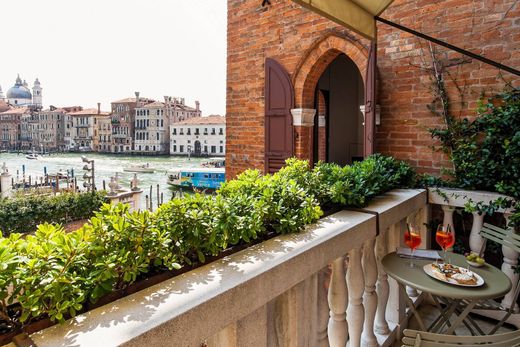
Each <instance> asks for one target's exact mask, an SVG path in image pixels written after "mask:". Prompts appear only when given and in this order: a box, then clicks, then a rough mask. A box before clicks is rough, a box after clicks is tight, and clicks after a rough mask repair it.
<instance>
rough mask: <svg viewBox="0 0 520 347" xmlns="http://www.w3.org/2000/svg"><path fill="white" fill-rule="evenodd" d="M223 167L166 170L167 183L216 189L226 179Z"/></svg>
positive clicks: (191, 187)
mask: <svg viewBox="0 0 520 347" xmlns="http://www.w3.org/2000/svg"><path fill="white" fill-rule="evenodd" d="M225 176H226V174H225V169H224V168H213V167H212V168H205V167H198V168H194V167H191V168H178V169H171V170H168V184H170V185H172V186H175V187H179V188H189V189H193V188H196V189H218V188H219V187H220V185H221V184H222V183H223V182H224V181H225V179H226V177H225Z"/></svg>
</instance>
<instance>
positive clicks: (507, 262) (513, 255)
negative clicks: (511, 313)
mask: <svg viewBox="0 0 520 347" xmlns="http://www.w3.org/2000/svg"><path fill="white" fill-rule="evenodd" d="M504 217H505V219H506V226H507V228H510V227H509V218H510V217H511V213H507V212H506V213H504ZM502 253H503V254H504V262H503V263H502V272H503V273H505V274H506V275H507V277H509V279H510V280H511V284H512V286H511V290H510V291H509V293H507V294H506V296H505V297H504V299H503V300H502V307H511V304H512V303H513V300H514V293H515V289H516V286H517V285H518V280H519V278H520V274H518V273H515V270H514V268H516V266H518V256H519V253H518V252H516V251H514V250H512V249H511V248H509V247H507V246H502ZM517 308H518V305H517V304H516V303H515V309H517Z"/></svg>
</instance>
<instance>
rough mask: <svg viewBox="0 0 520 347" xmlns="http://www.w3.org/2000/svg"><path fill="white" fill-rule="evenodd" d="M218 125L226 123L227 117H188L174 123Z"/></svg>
mask: <svg viewBox="0 0 520 347" xmlns="http://www.w3.org/2000/svg"><path fill="white" fill-rule="evenodd" d="M195 124H198V125H213V124H214V125H217V124H226V117H224V116H209V117H194V118H190V119H187V120H185V121H182V122H178V123H175V124H174V125H195Z"/></svg>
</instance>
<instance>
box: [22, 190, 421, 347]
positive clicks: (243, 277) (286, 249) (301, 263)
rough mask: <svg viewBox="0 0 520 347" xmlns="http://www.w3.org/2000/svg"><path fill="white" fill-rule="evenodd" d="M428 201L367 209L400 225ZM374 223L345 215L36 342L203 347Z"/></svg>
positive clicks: (416, 194)
mask: <svg viewBox="0 0 520 347" xmlns="http://www.w3.org/2000/svg"><path fill="white" fill-rule="evenodd" d="M425 201H426V198H425V192H424V191H423V190H396V191H392V192H389V193H388V194H385V195H383V196H381V197H378V198H377V199H376V201H375V202H374V204H372V205H370V206H369V208H372V209H376V210H378V212H380V213H381V220H394V219H396V218H399V219H403V218H405V217H406V216H407V214H406V213H407V211H408V210H410V209H419V208H421V207H423V206H424V203H425ZM416 204H418V205H416ZM401 205H402V207H403V208H401ZM399 211H400V212H401V213H398V212H399ZM396 213H397V214H399V216H397V215H396ZM391 216H392V217H391ZM385 223H386V222H385ZM375 225H376V224H375V217H374V216H373V215H370V214H365V213H360V212H354V211H341V212H338V213H336V214H334V215H331V216H329V217H326V218H323V219H322V220H320V221H319V222H317V223H316V224H314V225H311V226H309V227H308V228H306V230H305V231H304V232H302V233H300V234H291V235H284V236H279V237H276V238H274V239H271V240H268V241H266V242H264V243H262V244H258V245H255V246H252V247H250V248H248V249H245V250H243V251H241V252H238V253H236V254H233V255H231V256H228V257H225V258H223V259H221V260H219V261H216V262H213V263H210V264H207V265H205V266H203V267H201V268H199V269H196V270H194V271H191V272H189V273H185V274H183V275H181V276H178V277H176V278H173V279H170V280H167V281H165V282H162V283H160V284H157V285H155V286H152V287H150V288H147V289H145V290H143V291H140V292H138V293H135V294H133V295H130V296H128V297H125V298H122V299H120V300H117V301H115V302H113V303H110V304H108V305H105V306H102V307H99V308H97V309H94V310H92V311H89V312H87V313H85V314H82V315H80V316H77V317H75V318H74V319H71V320H69V321H67V322H66V323H65V324H63V325H56V326H53V327H51V328H48V329H46V330H43V331H41V332H38V333H36V334H33V335H32V336H31V337H32V339H33V340H34V341H35V343H36V344H37V345H38V346H39V347H47V346H49V347H50V346H70V345H74V346H96V347H97V346H99V345H103V346H116V345H121V344H124V345H126V346H145V345H149V346H156V345H158V346H159V345H164V343H165V341H168V344H169V345H174V346H177V345H178V346H181V345H182V346H200V344H201V342H202V341H203V340H204V339H205V338H208V337H211V336H213V335H214V334H216V333H218V332H219V331H221V330H222V329H224V328H225V327H226V326H229V324H231V323H234V322H236V321H237V320H239V319H241V318H242V317H245V316H246V315H248V314H250V313H251V312H254V311H255V310H257V309H259V308H261V307H262V306H263V305H265V304H266V303H268V302H270V301H271V300H273V299H274V298H276V297H277V296H279V295H280V294H282V293H284V292H286V291H287V290H289V289H290V288H292V287H293V286H295V285H296V284H298V283H300V282H302V281H303V280H305V279H306V278H308V277H309V276H311V275H312V274H315V273H316V272H318V271H319V270H320V269H322V268H324V267H325V266H327V264H328V263H330V262H331V261H332V260H334V259H336V258H337V257H339V256H341V255H344V254H346V253H347V252H349V251H350V250H351V249H353V248H358V247H360V246H361V245H362V244H363V243H364V242H365V241H366V240H368V239H370V238H372V237H374V236H375Z"/></svg>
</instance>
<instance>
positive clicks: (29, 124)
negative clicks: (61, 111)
mask: <svg viewBox="0 0 520 347" xmlns="http://www.w3.org/2000/svg"><path fill="white" fill-rule="evenodd" d="M38 124H39V122H38V114H37V113H35V112H32V111H31V109H28V111H27V112H24V113H23V114H21V115H20V139H19V144H18V148H20V149H24V150H38V151H39V150H40V141H39V125H38Z"/></svg>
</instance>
